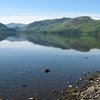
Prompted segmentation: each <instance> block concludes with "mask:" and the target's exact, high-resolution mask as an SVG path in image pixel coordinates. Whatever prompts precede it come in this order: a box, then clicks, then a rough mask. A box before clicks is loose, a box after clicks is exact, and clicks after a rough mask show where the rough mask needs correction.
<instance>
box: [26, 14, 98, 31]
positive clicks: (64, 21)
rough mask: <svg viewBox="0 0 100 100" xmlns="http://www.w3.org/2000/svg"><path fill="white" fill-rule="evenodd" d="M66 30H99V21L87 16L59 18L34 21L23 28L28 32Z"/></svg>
mask: <svg viewBox="0 0 100 100" xmlns="http://www.w3.org/2000/svg"><path fill="white" fill-rule="evenodd" d="M68 29H78V30H79V31H81V32H91V31H96V30H100V20H94V19H92V18H91V17H88V16H81V17H76V18H61V19H51V20H42V21H36V22H33V23H30V24H28V25H27V26H25V30H28V31H38V32H41V31H47V32H53V31H63V30H68Z"/></svg>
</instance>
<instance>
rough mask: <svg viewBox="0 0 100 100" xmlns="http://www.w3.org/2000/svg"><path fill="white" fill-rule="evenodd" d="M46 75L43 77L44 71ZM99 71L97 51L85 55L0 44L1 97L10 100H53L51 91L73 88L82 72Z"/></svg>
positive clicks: (6, 42)
mask: <svg viewBox="0 0 100 100" xmlns="http://www.w3.org/2000/svg"><path fill="white" fill-rule="evenodd" d="M46 68H47V69H49V70H50V72H49V73H45V69H46ZM93 70H100V50H99V49H92V50H90V51H87V52H81V51H76V50H73V49H70V50H62V49H60V48H54V47H47V46H41V45H37V44H34V43H31V42H28V41H9V40H3V41H1V42H0V97H1V98H6V99H9V100H18V99H19V100H28V98H30V97H39V98H40V100H56V99H57V98H58V97H59V96H60V94H58V95H55V94H53V93H52V91H53V90H57V91H62V90H64V89H65V88H66V86H67V82H68V81H70V82H71V84H74V82H75V80H77V79H79V77H80V75H81V73H82V72H90V71H93Z"/></svg>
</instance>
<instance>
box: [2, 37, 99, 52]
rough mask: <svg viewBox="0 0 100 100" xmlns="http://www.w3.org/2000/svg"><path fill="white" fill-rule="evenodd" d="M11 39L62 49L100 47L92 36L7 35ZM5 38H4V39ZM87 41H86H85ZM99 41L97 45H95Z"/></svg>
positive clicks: (87, 49) (86, 49) (83, 49)
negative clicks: (89, 40)
mask: <svg viewBox="0 0 100 100" xmlns="http://www.w3.org/2000/svg"><path fill="white" fill-rule="evenodd" d="M4 39H6V40H9V41H12V42H14V41H29V42H32V43H35V44H39V45H43V46H50V47H56V48H61V49H75V50H78V51H89V50H91V49H93V48H100V46H99V45H98V43H99V42H98V40H96V39H93V38H92V37H83V38H79V39H78V38H76V39H71V38H68V39H66V38H64V37H60V36H45V35H41V36H40V37H39V36H38V37H37V36H33V37H32V36H20V37H7V38H4ZM86 39H91V40H92V42H90V44H91V45H90V44H88V43H87V42H86V41H85V40H86ZM2 40H3V39H2ZM84 41H85V43H84ZM95 43H97V45H95Z"/></svg>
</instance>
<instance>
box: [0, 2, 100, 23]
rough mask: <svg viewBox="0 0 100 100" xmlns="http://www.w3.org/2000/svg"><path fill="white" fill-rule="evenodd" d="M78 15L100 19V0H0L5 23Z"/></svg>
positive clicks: (1, 20)
mask: <svg viewBox="0 0 100 100" xmlns="http://www.w3.org/2000/svg"><path fill="white" fill-rule="evenodd" d="M78 16H91V17H92V18H94V19H100V0H0V22H1V23H4V24H7V23H12V22H14V23H25V24H28V23H31V22H34V21H38V20H44V19H53V18H61V17H71V18H74V17H78Z"/></svg>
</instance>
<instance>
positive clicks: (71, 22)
mask: <svg viewBox="0 0 100 100" xmlns="http://www.w3.org/2000/svg"><path fill="white" fill-rule="evenodd" d="M10 25H12V24H10ZM16 25H19V24H14V23H13V27H14V26H16ZM21 25H22V24H21ZM8 36H19V37H22V38H25V39H27V40H28V41H31V42H33V43H37V44H41V45H46V46H54V47H60V48H62V49H71V48H72V49H77V50H82V51H87V50H90V49H91V48H100V20H93V19H91V18H90V17H87V16H83V17H77V18H61V19H52V20H43V21H36V22H34V23H31V24H28V25H25V26H24V25H23V27H14V28H8V27H7V26H5V25H3V24H0V39H1V40H2V39H5V38H7V37H8Z"/></svg>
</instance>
